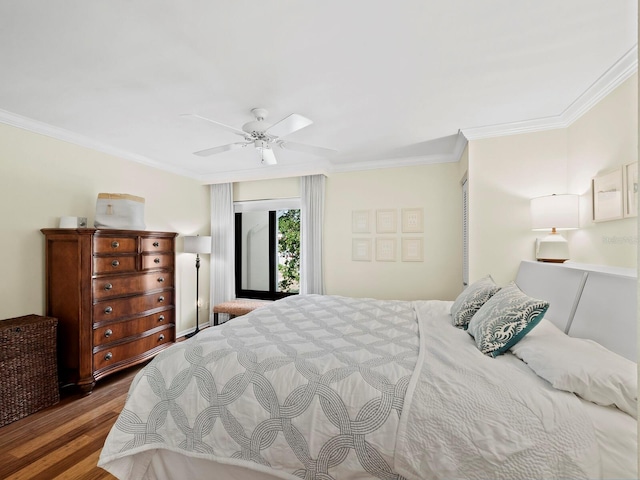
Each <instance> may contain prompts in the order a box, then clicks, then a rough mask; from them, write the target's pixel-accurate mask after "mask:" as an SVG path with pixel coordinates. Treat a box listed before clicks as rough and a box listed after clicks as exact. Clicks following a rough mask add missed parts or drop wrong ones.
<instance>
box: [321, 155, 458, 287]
mask: <svg viewBox="0 0 640 480" xmlns="http://www.w3.org/2000/svg"><path fill="white" fill-rule="evenodd" d="M414 207H421V208H423V209H424V233H422V234H405V235H407V236H417V237H423V239H424V261H423V262H415V263H413V262H402V261H400V239H401V237H402V236H403V234H401V233H400V227H398V233H397V234H395V235H377V234H376V233H375V230H372V233H371V234H368V235H367V234H354V233H352V228H351V226H352V212H353V211H354V210H370V212H371V219H373V217H374V215H375V211H376V209H395V210H396V211H397V213H398V220H400V218H399V216H400V211H401V209H402V208H414ZM461 209H462V201H461V187H460V172H459V166H458V164H457V163H444V164H438V165H423V166H417V167H404V168H392V169H382V170H369V171H362V172H351V173H340V174H333V175H331V176H329V177H328V179H327V183H326V204H325V233H324V242H325V243H324V252H325V286H326V290H327V293H329V294H338V295H347V296H355V297H376V298H384V299H454V298H455V297H456V296H457V294H458V293H459V291H460V290H461V286H462V225H461V222H462V215H461ZM398 223H400V222H398ZM373 226H375V222H374V224H373ZM378 236H384V237H388V236H390V237H393V238H396V239H397V250H398V252H397V258H398V260H397V261H395V262H378V261H375V248H374V252H373V260H372V261H371V262H362V261H353V260H352V255H351V250H352V239H353V238H354V237H358V238H370V239H371V240H372V245H373V246H375V238H376V237H378Z"/></svg>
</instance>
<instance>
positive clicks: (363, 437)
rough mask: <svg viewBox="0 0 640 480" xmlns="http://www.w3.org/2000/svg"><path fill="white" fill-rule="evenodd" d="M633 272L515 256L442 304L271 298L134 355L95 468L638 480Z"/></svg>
mask: <svg viewBox="0 0 640 480" xmlns="http://www.w3.org/2000/svg"><path fill="white" fill-rule="evenodd" d="M634 275H635V274H634V273H633V272H628V271H614V272H612V271H605V272H603V271H600V270H599V269H596V268H592V267H587V266H579V265H549V264H540V263H537V262H522V264H521V265H520V269H519V271H518V276H517V278H516V279H515V281H514V282H512V283H510V284H509V285H506V286H499V287H498V286H497V287H496V288H493V287H490V289H491V290H495V291H493V293H491V295H487V298H481V297H482V295H480V294H478V292H481V290H482V288H484V287H486V286H487V285H490V284H491V282H490V281H489V280H491V279H490V277H488V278H486V279H482V280H481V281H479V282H476V284H474V285H472V286H470V287H468V288H467V289H466V291H465V292H466V293H465V292H463V293H462V294H461V296H460V297H459V298H458V299H456V301H455V302H451V301H438V300H428V301H414V302H406V301H389V300H376V299H361V298H348V297H340V296H320V295H304V296H295V297H288V298H286V299H283V300H279V301H277V302H273V304H271V305H268V306H265V307H262V308H260V309H257V310H255V311H253V312H252V313H250V314H248V315H246V316H244V317H239V318H236V319H234V320H233V321H230V322H227V323H225V324H224V325H222V326H219V327H216V328H209V329H205V330H203V331H201V332H200V333H199V334H198V335H197V336H195V337H192V338H191V339H189V340H187V341H184V342H181V343H178V344H176V345H174V346H173V347H171V348H170V349H167V350H166V351H164V352H162V353H161V354H160V355H158V356H157V357H156V358H155V359H154V360H153V361H152V362H150V363H149V364H148V365H147V366H145V367H144V369H142V370H141V371H140V372H139V374H138V375H137V376H136V378H135V379H134V381H133V383H132V385H131V389H130V392H129V396H128V399H127V402H126V405H125V407H124V409H123V411H122V412H121V414H120V416H119V418H118V420H117V422H116V424H115V425H114V427H113V428H112V430H111V432H110V434H109V436H108V438H107V440H106V442H105V445H104V447H103V450H102V452H101V456H100V460H99V464H98V465H99V466H100V467H102V468H104V469H106V470H108V471H109V472H110V473H112V474H113V475H115V476H116V477H118V478H121V479H125V478H126V479H161V478H166V479H174V478H224V479H227V478H228V479H238V480H248V479H252V480H263V479H264V480H267V479H271V480H273V479H276V478H281V479H295V478H308V479H323V480H324V479H333V478H335V479H364V478H380V479H399V480H400V479H410V480H413V479H451V478H471V479H476V478H477V479H482V478H495V479H501V478H504V479H517V478H576V479H584V478H638V470H637V420H636V418H637V365H636V357H637V350H636V348H637V347H636V338H637V337H636V333H635V332H636V304H637V301H636V279H635V276H634ZM481 284H482V285H481ZM472 287H473V288H472ZM481 287H482V288H481ZM474 288H475V290H474ZM481 293H482V292H481ZM514 295H518V296H519V297H518V298H521V299H527V300H526V302H528V303H526V304H524V303H523V304H518V305H519V306H518V309H519V311H523V312H524V311H526V314H523V315H520V314H518V322H521V323H520V324H516V323H514V322H512V323H510V324H509V325H510V327H509V328H511V327H513V326H514V325H516V327H517V328H516V327H514V330H513V331H512V332H511V333H509V332H507V333H505V332H506V330H507V329H506V327H505V326H504V325H506V324H503V325H501V326H500V328H497V327H496V325H497V324H495V323H492V322H494V320H495V318H496V316H497V313H496V312H498V313H500V314H501V315H502V316H501V318H502V319H504V318H507V317H509V315H511V312H512V311H513V310H514V307H513V305H514V301H513V298H515V297H514ZM505 298H506V299H507V300H505ZM545 298H548V299H549V300H548V301H547V300H545ZM602 299H607V300H608V301H602ZM505 302H507V303H509V305H510V306H509V307H508V308H507V310H504V305H506V303H505ZM474 305H475V306H477V308H476V310H475V312H473V311H472V310H473V308H472V307H473V306H474ZM461 306H462V308H461ZM501 308H502V310H500V309H501ZM505 311H508V315H506V316H505ZM523 318H524V319H525V320H524V321H523V320H522V319H523ZM462 319H466V321H467V324H466V325H464V326H460V325H457V326H456V325H455V323H456V322H457V321H462ZM509 321H511V320H509ZM520 327H522V328H520ZM518 328H520V330H518ZM525 330H526V331H525ZM488 332H489V333H488ZM523 332H524V333H523ZM470 333H472V334H473V335H470ZM491 335H492V336H491ZM505 335H506V336H505ZM490 337H491V338H490ZM503 337H504V338H503ZM516 337H517V338H516ZM496 339H497V340H496ZM510 343H512V344H510ZM496 345H499V346H496ZM499 350H502V351H499Z"/></svg>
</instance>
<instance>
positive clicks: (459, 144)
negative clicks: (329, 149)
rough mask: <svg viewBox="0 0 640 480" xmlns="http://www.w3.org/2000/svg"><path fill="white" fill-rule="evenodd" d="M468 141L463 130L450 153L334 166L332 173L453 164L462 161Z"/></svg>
mask: <svg viewBox="0 0 640 480" xmlns="http://www.w3.org/2000/svg"><path fill="white" fill-rule="evenodd" d="M467 143H468V140H467V138H466V137H465V135H464V134H463V133H462V131H461V130H458V137H457V138H456V143H455V145H454V146H453V150H452V151H450V152H442V153H438V154H434V155H416V156H411V157H396V158H389V159H386V160H371V161H365V162H345V163H342V164H332V167H331V173H334V172H335V173H339V172H354V171H358V170H376V169H382V168H398V167H415V166H417V165H432V164H435V163H453V162H457V161H459V160H460V157H462V154H463V153H464V149H465V147H466V146H467Z"/></svg>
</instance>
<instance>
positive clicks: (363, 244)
mask: <svg viewBox="0 0 640 480" xmlns="http://www.w3.org/2000/svg"><path fill="white" fill-rule="evenodd" d="M351 260H353V261H354V262H370V261H371V239H370V238H354V239H353V240H352V241H351Z"/></svg>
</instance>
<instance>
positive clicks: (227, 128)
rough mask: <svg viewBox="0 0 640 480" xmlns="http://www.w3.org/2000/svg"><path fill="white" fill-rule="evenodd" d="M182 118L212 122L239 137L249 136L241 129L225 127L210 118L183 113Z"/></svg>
mask: <svg viewBox="0 0 640 480" xmlns="http://www.w3.org/2000/svg"><path fill="white" fill-rule="evenodd" d="M180 116H181V117H194V118H199V119H200V120H204V121H205V122H210V123H213V124H214V125H218V126H219V127H222V128H224V129H226V130H229V131H230V132H233V133H235V134H237V135H242V136H243V137H244V136H246V135H247V134H246V133H245V132H244V131H242V130H240V129H239V128H235V127H231V126H229V125H225V124H224V123H220V122H216V121H215V120H211V119H210V118H207V117H202V116H200V115H198V114H196V113H183V114H182V115H180Z"/></svg>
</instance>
